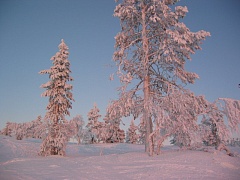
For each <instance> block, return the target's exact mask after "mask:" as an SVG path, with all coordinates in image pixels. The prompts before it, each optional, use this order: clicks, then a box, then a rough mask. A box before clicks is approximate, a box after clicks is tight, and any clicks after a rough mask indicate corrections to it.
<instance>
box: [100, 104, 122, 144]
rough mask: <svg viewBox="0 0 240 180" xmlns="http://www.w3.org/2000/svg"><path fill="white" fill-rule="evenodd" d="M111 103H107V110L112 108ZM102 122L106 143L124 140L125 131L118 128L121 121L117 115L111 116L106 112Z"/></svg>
mask: <svg viewBox="0 0 240 180" xmlns="http://www.w3.org/2000/svg"><path fill="white" fill-rule="evenodd" d="M113 107H114V106H112V104H109V107H108V111H109V109H110V108H113ZM103 120H104V123H105V127H106V131H107V139H106V142H107V143H115V142H120V143H122V142H124V140H125V131H124V130H122V129H121V128H120V123H121V122H122V121H121V119H120V118H118V117H117V116H112V115H111V114H109V113H108V112H107V114H106V115H105V117H104V119H103Z"/></svg>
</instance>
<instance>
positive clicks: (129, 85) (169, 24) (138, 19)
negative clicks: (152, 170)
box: [108, 0, 210, 155]
mask: <svg viewBox="0 0 240 180" xmlns="http://www.w3.org/2000/svg"><path fill="white" fill-rule="evenodd" d="M120 2H121V3H119V4H118V5H117V6H116V8H115V11H114V16H115V17H118V18H119V19H120V25H121V32H120V33H118V34H117V35H116V36H115V40H116V43H115V49H116V50H115V52H114V57H113V58H114V61H115V62H116V63H117V66H118V71H117V75H118V76H119V78H120V82H121V83H122V86H121V88H120V89H119V91H120V97H119V99H118V100H116V101H113V102H112V106H110V108H109V109H108V113H109V114H110V115H109V116H110V117H111V119H115V118H116V117H117V118H120V117H122V116H129V115H130V114H132V115H133V117H134V118H143V121H144V124H145V131H146V136H145V150H146V152H148V153H149V154H150V155H152V152H153V144H154V139H153V138H154V137H156V136H157V133H156V132H157V131H159V130H160V129H165V128H169V127H168V126H166V123H165V122H164V121H163V120H161V119H160V118H158V117H159V114H162V115H163V116H164V117H165V118H168V117H169V115H168V114H171V118H168V120H169V123H167V124H170V125H171V126H170V127H173V126H174V124H175V120H177V116H179V115H178V114H176V113H174V109H173V108H172V106H168V107H166V106H165V105H164V104H163V102H168V104H169V105H173V103H171V101H172V98H171V96H174V94H175V93H183V94H185V92H184V91H185V90H184V88H183V86H182V84H188V83H191V84H192V83H194V81H195V79H197V78H198V75H197V74H196V73H191V72H187V71H186V70H185V67H184V65H185V63H186V60H190V59H191V57H190V55H191V54H194V53H195V51H196V50H199V49H201V48H200V44H201V42H202V40H204V39H205V38H206V37H207V36H210V34H209V33H208V32H206V31H199V32H196V33H193V32H191V31H190V30H189V29H188V28H187V27H186V25H185V24H184V23H182V22H181V19H182V18H183V17H184V16H185V15H186V13H187V12H188V10H187V7H181V6H176V7H175V10H174V11H173V10H172V9H173V8H172V7H170V6H172V5H173V4H175V3H176V2H177V1H176V0H159V1H155V0H135V1H132V0H122V1H120ZM179 103H180V102H179ZM181 112H182V111H181V110H180V113H181ZM156 118H158V119H157V120H156ZM182 120H183V121H184V122H187V120H185V119H182ZM194 120H195V121H196V118H194ZM153 121H155V122H157V123H158V124H156V128H157V129H156V130H155V132H154V131H153ZM189 121H190V122H192V120H189Z"/></svg>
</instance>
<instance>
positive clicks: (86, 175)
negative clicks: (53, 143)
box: [0, 136, 240, 180]
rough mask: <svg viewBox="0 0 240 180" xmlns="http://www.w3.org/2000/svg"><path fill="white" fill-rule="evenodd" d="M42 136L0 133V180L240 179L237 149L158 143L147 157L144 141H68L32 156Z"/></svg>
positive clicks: (239, 157)
mask: <svg viewBox="0 0 240 180" xmlns="http://www.w3.org/2000/svg"><path fill="white" fill-rule="evenodd" d="M40 143H41V140H35V139H24V140H21V141H17V140H15V139H14V138H12V137H6V136H0V179H1V180H12V179H14V180H15V179H20V180H23V179H24V180H38V179H39V180H40V179H63V180H72V179H73V180H74V179H81V180H88V179H93V180H94V179H96V180H97V179H124V180H128V179H129V180H130V179H218V180H219V179H231V180H232V179H236V180H237V179H239V177H240V156H239V153H240V148H239V147H233V148H232V151H233V152H234V153H235V155H236V157H230V156H227V155H225V154H224V153H223V152H218V151H215V150H213V149H209V152H203V151H190V150H179V148H178V147H176V146H166V147H163V150H162V153H161V155H159V156H157V155H155V156H153V157H149V156H148V155H147V154H146V153H144V146H143V145H132V144H125V143H119V144H91V145H77V144H73V143H69V144H68V146H67V156H66V157H62V156H48V157H41V156H38V155H37V152H38V151H39V147H40Z"/></svg>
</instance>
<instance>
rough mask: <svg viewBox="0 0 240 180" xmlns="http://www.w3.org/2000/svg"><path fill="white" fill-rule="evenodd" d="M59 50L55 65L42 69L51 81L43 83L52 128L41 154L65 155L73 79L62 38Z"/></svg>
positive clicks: (53, 61) (46, 117) (54, 61)
mask: <svg viewBox="0 0 240 180" xmlns="http://www.w3.org/2000/svg"><path fill="white" fill-rule="evenodd" d="M58 48H59V52H57V53H56V54H55V55H54V56H53V57H52V58H51V60H52V63H53V66H52V67H51V68H50V69H47V70H42V71H40V74H49V79H50V80H49V81H48V82H47V83H45V84H43V85H41V87H42V88H45V89H46V91H45V92H44V93H42V96H44V97H49V103H48V106H47V108H46V109H47V112H46V115H45V119H47V120H49V123H50V129H49V130H48V131H49V133H48V136H47V137H46V139H44V140H43V143H42V145H41V150H40V153H39V154H40V155H43V156H47V155H65V149H66V142H67V140H68V137H66V136H67V134H68V130H67V128H66V125H65V124H67V123H68V122H67V121H66V120H65V115H70V112H69V109H70V108H72V101H74V99H73V96H72V92H71V90H72V85H71V84H67V82H68V81H72V80H73V78H72V77H71V76H70V73H71V71H70V62H69V60H68V55H69V52H68V47H67V45H66V44H65V42H64V40H63V39H62V41H61V43H60V44H59V46H58Z"/></svg>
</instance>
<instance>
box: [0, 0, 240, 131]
mask: <svg viewBox="0 0 240 180" xmlns="http://www.w3.org/2000/svg"><path fill="white" fill-rule="evenodd" d="M177 5H183V6H187V7H188V10H189V13H188V14H187V16H186V17H185V18H184V19H183V22H184V23H185V24H186V25H187V26H188V27H189V28H190V30H191V31H193V32H196V31H198V30H206V31H209V32H210V33H211V37H209V38H207V40H206V41H204V43H203V45H202V48H203V50H202V51H197V52H196V54H195V55H193V56H192V61H191V62H188V63H187V66H186V68H187V70H189V71H192V72H196V73H197V74H198V75H199V76H200V79H199V80H197V81H196V83H195V84H194V85H191V86H189V87H190V89H191V90H192V91H193V92H195V93H196V94H197V95H200V94H201V95H205V97H206V98H207V99H208V100H209V101H214V100H215V99H217V98H218V97H228V98H234V99H240V88H238V84H240V70H239V68H240V11H239V8H240V1H239V0H194V1H190V0H181V1H180V2H179V3H178V4H177ZM115 6H116V4H115V2H114V0H101V1H100V0H87V1H86V0H85V1H84V0H21V1H19V0H0V63H1V64H0V97H1V98H0V129H2V128H3V127H4V126H5V123H6V122H7V121H11V122H28V121H31V120H34V119H36V117H37V116H38V115H41V116H42V117H44V115H45V112H46V111H45V108H46V106H47V104H48V98H46V97H41V96H40V95H41V93H42V92H44V89H41V88H40V85H41V84H43V83H45V82H47V81H48V76H47V75H40V74H38V72H39V71H40V70H43V69H49V68H50V67H51V66H52V63H51V61H50V58H51V57H52V56H53V55H55V53H56V52H57V51H58V45H59V44H60V42H61V39H64V40H65V43H66V44H67V45H68V47H69V52H70V56H69V61H70V63H71V67H70V68H71V70H72V77H73V78H74V81H73V82H72V84H73V88H74V90H73V95H74V98H75V102H74V103H73V109H72V110H71V117H73V116H75V115H77V114H80V115H82V116H83V117H84V120H85V121H87V113H88V111H89V110H90V109H91V108H92V107H93V104H94V102H96V103H97V105H98V107H99V109H100V114H102V116H104V114H105V112H106V107H107V104H108V102H109V101H110V100H111V99H116V98H117V91H116V88H117V87H118V86H119V83H118V78H116V77H115V79H114V81H109V75H110V74H111V73H113V72H114V71H115V70H116V67H115V66H113V67H111V65H114V63H113V61H112V55H113V52H114V43H115V41H114V36H115V35H116V34H117V33H118V32H119V31H120V26H119V19H117V18H115V17H113V11H114V8H115ZM71 117H67V119H70V118H71ZM127 124H128V123H127Z"/></svg>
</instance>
